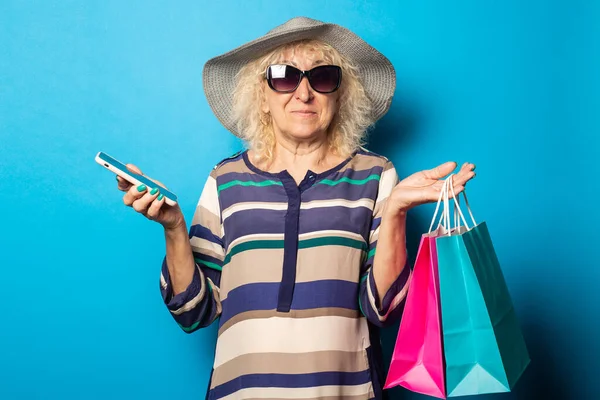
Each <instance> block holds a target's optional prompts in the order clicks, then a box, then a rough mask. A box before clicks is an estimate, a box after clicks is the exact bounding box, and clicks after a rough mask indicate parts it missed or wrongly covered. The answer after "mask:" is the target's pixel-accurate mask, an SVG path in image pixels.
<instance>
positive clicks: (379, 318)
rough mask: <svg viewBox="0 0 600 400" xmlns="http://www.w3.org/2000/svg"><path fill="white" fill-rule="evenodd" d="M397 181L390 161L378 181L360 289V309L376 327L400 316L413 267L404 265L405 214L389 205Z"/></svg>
mask: <svg viewBox="0 0 600 400" xmlns="http://www.w3.org/2000/svg"><path fill="white" fill-rule="evenodd" d="M397 183H398V176H397V174H396V170H395V168H394V166H393V165H392V163H391V162H388V163H387V164H386V166H385V168H384V171H383V173H382V175H381V179H380V181H379V191H378V194H377V200H376V202H375V208H374V210H373V222H372V225H371V234H370V237H369V253H368V256H367V260H366V263H365V265H364V266H363V275H362V279H361V285H360V288H359V293H360V296H359V301H360V305H361V310H362V312H363V314H364V315H365V316H366V317H367V319H368V320H369V321H370V322H371V323H373V324H375V325H377V326H386V325H388V324H389V323H392V322H393V321H394V320H396V319H397V318H398V317H399V316H400V314H401V312H402V303H403V300H404V298H405V297H406V292H407V289H408V282H409V278H410V268H408V267H406V266H405V264H406V213H405V212H404V213H397V214H393V213H391V212H390V211H391V210H393V208H391V207H388V206H387V204H388V199H389V198H390V195H391V193H392V190H393V189H394V187H395V186H396V184H397ZM381 294H383V297H381V296H380V295H381Z"/></svg>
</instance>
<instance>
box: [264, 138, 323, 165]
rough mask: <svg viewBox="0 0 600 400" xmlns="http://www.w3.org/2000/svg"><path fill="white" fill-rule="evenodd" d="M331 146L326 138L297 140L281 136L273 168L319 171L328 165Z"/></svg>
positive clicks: (276, 148) (276, 147)
mask: <svg viewBox="0 0 600 400" xmlns="http://www.w3.org/2000/svg"><path fill="white" fill-rule="evenodd" d="M328 155H329V144H328V143H327V139H326V138H325V137H319V138H311V139H307V140H301V141H299V140H296V139H293V138H286V137H282V136H279V137H277V142H276V144H275V152H274V157H273V162H272V163H271V166H272V167H274V168H276V169H288V170H289V169H299V170H308V169H311V170H317V169H319V166H321V165H323V164H326V161H327V158H328Z"/></svg>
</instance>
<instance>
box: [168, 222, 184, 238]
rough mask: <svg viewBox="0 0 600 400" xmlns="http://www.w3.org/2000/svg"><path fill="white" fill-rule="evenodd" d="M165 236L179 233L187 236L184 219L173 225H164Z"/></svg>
mask: <svg viewBox="0 0 600 400" xmlns="http://www.w3.org/2000/svg"><path fill="white" fill-rule="evenodd" d="M164 230H165V236H167V237H178V236H181V235H184V236H186V237H187V236H188V232H187V227H186V226H185V221H181V222H178V223H176V224H174V225H173V226H165V227H164Z"/></svg>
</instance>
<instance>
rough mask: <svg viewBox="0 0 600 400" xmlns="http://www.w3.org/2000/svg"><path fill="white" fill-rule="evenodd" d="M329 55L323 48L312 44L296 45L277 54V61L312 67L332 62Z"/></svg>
mask: <svg viewBox="0 0 600 400" xmlns="http://www.w3.org/2000/svg"><path fill="white" fill-rule="evenodd" d="M330 58H331V57H328V54H326V53H325V52H324V51H323V50H321V49H316V48H314V47H310V46H302V45H300V46H295V47H291V48H287V49H284V50H283V51H281V52H280V53H279V55H278V56H277V60H276V61H277V62H286V63H289V64H291V65H294V66H296V67H302V68H310V67H311V66H313V65H319V64H324V63H327V62H330V61H331V60H330Z"/></svg>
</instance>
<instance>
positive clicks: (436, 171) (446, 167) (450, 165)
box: [423, 161, 456, 179]
mask: <svg viewBox="0 0 600 400" xmlns="http://www.w3.org/2000/svg"><path fill="white" fill-rule="evenodd" d="M455 168H456V163H455V162H454V161H449V162H446V163H443V164H441V165H438V166H437V167H435V168H433V169H430V170H425V171H423V173H424V174H425V176H426V177H427V178H429V179H442V178H443V177H445V176H446V175H448V174H450V173H451V172H452V171H454V169H455Z"/></svg>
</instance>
